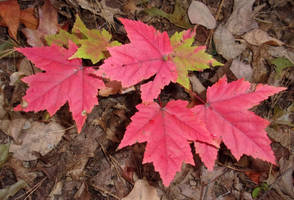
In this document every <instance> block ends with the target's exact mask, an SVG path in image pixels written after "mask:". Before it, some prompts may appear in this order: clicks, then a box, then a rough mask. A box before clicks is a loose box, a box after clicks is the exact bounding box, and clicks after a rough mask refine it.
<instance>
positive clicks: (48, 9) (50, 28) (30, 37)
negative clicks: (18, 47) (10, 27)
mask: <svg viewBox="0 0 294 200" xmlns="http://www.w3.org/2000/svg"><path fill="white" fill-rule="evenodd" d="M39 18H40V19H39V26H38V29H37V30H32V29H30V28H24V29H23V30H22V32H23V33H24V34H25V36H26V37H27V42H28V44H29V45H31V46H44V43H43V38H44V36H45V35H49V34H51V35H53V34H55V33H56V32H57V31H58V21H57V12H56V10H55V8H54V7H53V6H52V5H51V3H50V1H49V0H47V1H45V4H44V5H43V6H42V7H41V8H39Z"/></svg>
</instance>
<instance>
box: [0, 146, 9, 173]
mask: <svg viewBox="0 0 294 200" xmlns="http://www.w3.org/2000/svg"><path fill="white" fill-rule="evenodd" d="M8 153H9V144H0V167H2V165H3V164H4V163H5V162H6V160H7V158H8Z"/></svg>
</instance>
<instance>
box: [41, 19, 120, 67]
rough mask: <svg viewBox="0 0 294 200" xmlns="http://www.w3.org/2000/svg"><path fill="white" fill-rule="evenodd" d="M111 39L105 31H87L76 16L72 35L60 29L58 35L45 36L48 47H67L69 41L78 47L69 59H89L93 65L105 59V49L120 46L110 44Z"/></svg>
mask: <svg viewBox="0 0 294 200" xmlns="http://www.w3.org/2000/svg"><path fill="white" fill-rule="evenodd" d="M111 37H112V36H111V34H110V33H109V32H108V31H106V30H105V29H102V30H101V31H100V30H96V29H92V30H90V29H88V28H87V27H86V25H85V24H84V23H83V21H82V20H81V18H80V17H79V16H78V15H77V16H76V21H75V24H74V27H73V29H72V34H71V33H68V32H66V31H64V30H62V29H60V30H59V33H58V34H55V35H47V36H46V37H45V39H46V41H47V42H48V44H49V45H50V44H52V43H55V44H58V45H60V46H67V45H68V40H69V39H70V40H71V41H73V42H74V43H75V44H77V45H78V46H80V47H79V48H78V50H77V52H75V54H74V55H72V57H71V58H85V59H90V60H91V61H92V63H94V64H95V63H97V62H99V61H100V60H101V59H104V58H105V51H107V47H113V46H118V45H120V43H119V42H117V41H112V42H111V41H110V40H111Z"/></svg>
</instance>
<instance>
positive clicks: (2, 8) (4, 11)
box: [0, 0, 20, 40]
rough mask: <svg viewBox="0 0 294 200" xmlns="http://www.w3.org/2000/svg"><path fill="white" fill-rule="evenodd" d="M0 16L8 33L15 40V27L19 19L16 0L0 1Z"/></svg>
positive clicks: (16, 27)
mask: <svg viewBox="0 0 294 200" xmlns="http://www.w3.org/2000/svg"><path fill="white" fill-rule="evenodd" d="M0 16H1V17H2V19H3V21H4V23H5V24H6V25H7V26H8V30H9V35H10V36H11V37H12V38H13V39H15V40H17V29H18V25H19V21H20V7H19V5H18V3H17V0H9V1H3V2H0Z"/></svg>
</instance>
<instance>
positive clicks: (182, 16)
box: [144, 0, 192, 29]
mask: <svg viewBox="0 0 294 200" xmlns="http://www.w3.org/2000/svg"><path fill="white" fill-rule="evenodd" d="M187 8H188V4H187V1H181V0H176V2H175V8H174V12H173V13H167V12H165V11H163V10H161V9H158V8H156V7H153V8H147V9H144V11H145V12H147V13H148V14H149V15H150V16H155V17H164V18H166V19H168V20H169V21H170V22H171V23H173V24H174V25H176V26H178V27H181V28H184V29H188V28H191V26H192V25H191V24H190V22H189V19H188V16H187Z"/></svg>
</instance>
